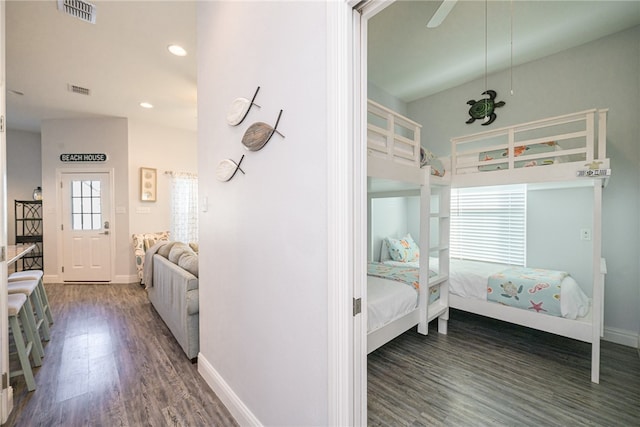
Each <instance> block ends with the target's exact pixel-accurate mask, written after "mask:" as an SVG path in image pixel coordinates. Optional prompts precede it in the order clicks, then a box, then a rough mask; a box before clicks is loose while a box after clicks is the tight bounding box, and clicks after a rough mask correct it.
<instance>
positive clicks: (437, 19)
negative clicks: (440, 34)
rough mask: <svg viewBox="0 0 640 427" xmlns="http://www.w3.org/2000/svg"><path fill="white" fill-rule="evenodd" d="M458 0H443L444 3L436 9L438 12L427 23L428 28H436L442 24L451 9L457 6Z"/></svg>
mask: <svg viewBox="0 0 640 427" xmlns="http://www.w3.org/2000/svg"><path fill="white" fill-rule="evenodd" d="M457 2H458V0H442V3H441V4H440V6H438V9H437V10H436V13H434V14H433V16H432V17H431V19H430V20H429V22H428V23H427V28H436V27H437V26H439V25H440V24H442V21H444V20H445V18H446V17H447V15H449V12H451V9H453V6H455V5H456V3H457Z"/></svg>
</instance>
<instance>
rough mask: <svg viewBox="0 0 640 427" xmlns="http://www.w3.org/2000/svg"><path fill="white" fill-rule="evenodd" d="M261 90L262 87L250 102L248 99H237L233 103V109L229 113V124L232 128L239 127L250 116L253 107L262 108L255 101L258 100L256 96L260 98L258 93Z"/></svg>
mask: <svg viewBox="0 0 640 427" xmlns="http://www.w3.org/2000/svg"><path fill="white" fill-rule="evenodd" d="M259 90H260V86H258V89H256V93H254V94H253V98H251V101H249V100H248V99H246V98H236V99H234V100H233V102H232V103H231V107H230V108H229V112H228V113H227V123H229V124H230V125H231V126H238V125H239V124H240V123H242V121H243V120H244V119H245V117H247V114H249V110H250V109H251V106H252V105H255V106H256V107H258V108H260V106H259V105H258V104H256V103H255V102H254V101H255V100H256V96H258V91H259Z"/></svg>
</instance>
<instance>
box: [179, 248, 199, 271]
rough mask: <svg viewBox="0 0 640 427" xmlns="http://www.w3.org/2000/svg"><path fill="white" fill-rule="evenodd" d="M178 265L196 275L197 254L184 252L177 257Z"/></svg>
mask: <svg viewBox="0 0 640 427" xmlns="http://www.w3.org/2000/svg"><path fill="white" fill-rule="evenodd" d="M178 266H179V267H181V268H184V269H185V270H187V271H188V272H189V273H191V274H193V275H194V276H196V277H198V255H196V254H195V253H193V252H185V253H183V254H182V256H180V259H178Z"/></svg>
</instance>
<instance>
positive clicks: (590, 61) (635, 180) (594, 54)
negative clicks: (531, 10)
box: [409, 27, 640, 337]
mask: <svg viewBox="0 0 640 427" xmlns="http://www.w3.org/2000/svg"><path fill="white" fill-rule="evenodd" d="M638 40H640V27H636V28H633V29H631V30H627V31H623V32H621V33H618V34H614V35H612V36H609V37H606V38H603V39H600V40H597V41H595V42H592V43H588V44H586V45H583V46H579V47H576V48H573V49H569V50H567V51H564V52H561V53H559V54H556V55H552V56H549V57H547V58H543V59H541V60H538V61H534V62H531V63H528V64H524V65H522V66H518V67H515V69H514V90H515V94H514V95H513V96H509V95H507V94H508V93H509V74H508V73H507V72H505V73H499V74H496V75H491V76H489V88H491V89H495V90H496V91H497V92H498V99H499V100H504V101H506V106H504V107H502V108H500V109H499V110H497V115H498V118H497V120H496V121H495V122H494V124H493V125H492V126H489V128H491V127H502V126H507V125H509V124H515V123H520V122H524V121H529V120H535V119H539V118H543V117H548V116H554V115H559V114H565V113H571V112H574V111H581V110H586V109H589V108H594V107H597V108H607V107H608V108H610V111H609V120H608V137H607V143H608V156H609V157H610V159H611V166H612V169H613V177H612V178H611V180H610V183H609V185H608V187H607V188H606V189H605V191H604V194H603V240H604V242H603V256H604V257H605V258H606V259H607V266H608V272H609V273H608V274H607V277H606V286H605V294H606V296H605V307H604V319H605V328H608V329H609V330H612V329H613V330H621V331H627V332H629V333H630V335H635V337H637V336H638V333H639V330H640V311H639V310H638V306H640V300H639V298H640V295H639V292H638V288H639V279H638V277H640V270H639V268H640V267H639V263H638V259H640V248H639V245H638V237H639V236H640V227H639V225H640V219H639V216H638V208H639V197H640V195H639V192H638V185H639V183H640V145H639V144H638V139H639V137H640V121H639V120H638V111H640V77H639V76H640V61H639V60H638V58H639V57H640V43H639V42H638ZM515 54H516V55H517V50H516V51H515ZM483 90H484V80H483V79H479V80H477V81H474V82H471V83H468V84H465V85H463V86H459V87H457V88H454V89H451V90H448V91H445V92H442V93H439V94H436V95H433V96H431V97H428V98H424V99H421V100H418V101H415V102H413V103H411V104H409V116H410V117H412V118H413V119H414V120H416V121H417V122H418V123H421V124H422V125H423V132H422V135H423V142H422V143H423V145H424V146H425V147H428V148H430V149H432V150H433V151H434V152H435V153H436V154H438V155H448V154H449V153H450V142H449V140H450V138H451V137H454V136H460V135H465V134H469V133H475V132H480V131H482V130H484V127H483V126H480V124H479V123H478V122H476V123H475V124H472V125H467V124H465V121H466V120H467V117H468V114H467V110H468V105H466V104H465V102H466V101H467V100H468V99H470V98H478V97H480V96H481V95H480V94H481V92H482V91H483Z"/></svg>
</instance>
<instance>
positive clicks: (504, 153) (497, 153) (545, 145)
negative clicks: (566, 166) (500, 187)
mask: <svg viewBox="0 0 640 427" xmlns="http://www.w3.org/2000/svg"><path fill="white" fill-rule="evenodd" d="M557 146H558V144H557V143H556V142H555V141H549V142H541V143H539V144H531V145H526V146H525V145H521V146H517V147H514V154H515V156H514V157H518V156H521V155H523V154H524V155H528V154H538V153H546V152H548V151H555V150H556V149H557ZM508 156H509V153H508V150H507V149H506V148H505V149H504V150H494V151H485V152H482V153H480V161H487V160H495V159H501V158H504V159H506V158H507V157H508ZM554 163H555V161H554V159H553V158H552V157H549V158H544V159H536V160H529V161H526V160H522V161H518V162H515V163H514V167H516V168H522V167H530V166H539V165H552V164H554ZM508 167H509V164H508V163H498V164H495V165H486V166H479V167H478V170H481V171H494V170H500V169H507V168H508Z"/></svg>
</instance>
